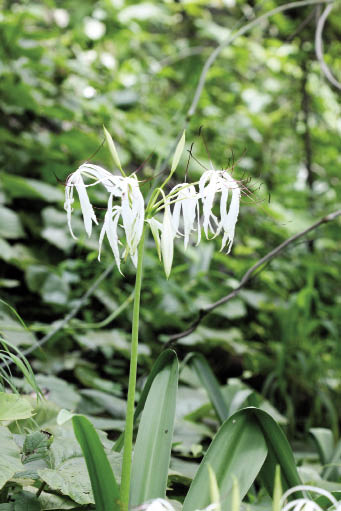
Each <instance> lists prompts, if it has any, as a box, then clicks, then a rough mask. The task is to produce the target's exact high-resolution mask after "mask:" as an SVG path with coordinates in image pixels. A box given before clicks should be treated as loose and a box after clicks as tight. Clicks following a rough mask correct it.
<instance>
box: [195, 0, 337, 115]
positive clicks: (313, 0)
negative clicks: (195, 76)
mask: <svg viewBox="0 0 341 511" xmlns="http://www.w3.org/2000/svg"><path fill="white" fill-rule="evenodd" d="M330 1H332V0H301V1H298V2H290V3H287V4H284V5H280V6H279V7H276V8H275V9H272V10H271V11H269V12H266V13H265V14H262V15H261V16H258V18H256V19H254V20H253V21H251V22H250V23H247V24H246V25H244V26H242V27H241V28H240V29H239V30H237V32H235V33H234V34H233V35H231V36H229V37H227V38H226V39H225V40H224V41H222V43H221V44H220V45H219V46H217V48H216V49H215V50H214V51H213V52H212V53H211V54H210V56H209V57H208V59H207V60H206V62H205V64H204V67H203V69H202V71H201V75H200V78H199V83H198V85H197V88H196V91H195V93H194V98H193V101H192V104H191V106H190V108H189V110H188V114H187V119H190V118H191V117H192V116H193V115H194V113H195V111H196V108H197V105H198V102H199V99H200V96H201V93H202V90H203V88H204V85H205V81H206V76H207V73H208V71H209V70H210V68H211V66H212V64H213V63H214V61H215V60H216V58H217V57H218V55H219V54H220V52H221V51H222V50H223V49H224V48H226V47H227V46H229V45H230V44H232V43H233V42H234V41H235V40H236V39H237V38H238V37H240V36H242V35H244V34H246V32H248V31H249V30H251V29H252V28H254V27H255V26H257V25H259V23H261V22H262V21H265V20H267V19H268V18H270V17H271V16H274V15H275V14H278V13H280V12H284V11H289V10H291V9H296V8H298V7H304V6H305V5H314V4H321V3H329V2H330ZM328 7H330V6H328Z"/></svg>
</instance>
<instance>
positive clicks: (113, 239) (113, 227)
mask: <svg viewBox="0 0 341 511" xmlns="http://www.w3.org/2000/svg"><path fill="white" fill-rule="evenodd" d="M119 218H120V210H119V208H118V209H117V211H116V212H115V213H114V217H113V218H112V219H110V221H109V222H108V226H107V228H106V234H107V238H108V240H109V244H110V247H111V250H112V251H113V254H114V257H115V261H116V265H117V268H118V270H119V272H120V273H121V274H122V272H121V267H120V266H121V258H120V252H119V249H118V237H117V224H118V220H119Z"/></svg>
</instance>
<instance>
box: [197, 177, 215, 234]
mask: <svg viewBox="0 0 341 511" xmlns="http://www.w3.org/2000/svg"><path fill="white" fill-rule="evenodd" d="M207 180H209V181H208V184H207V185H206V186H205V184H206V181H207ZM199 192H200V196H201V200H202V204H203V215H204V219H203V228H204V232H205V236H206V238H208V230H209V229H210V230H211V231H213V232H214V229H213V227H212V224H211V218H212V216H213V215H212V208H213V203H214V197H215V194H216V192H217V172H216V171H214V170H207V171H206V172H204V173H203V175H202V176H201V178H200V181H199Z"/></svg>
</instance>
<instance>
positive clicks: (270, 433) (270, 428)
mask: <svg viewBox="0 0 341 511" xmlns="http://www.w3.org/2000/svg"><path fill="white" fill-rule="evenodd" d="M242 412H243V413H245V414H246V415H253V416H254V417H256V419H257V421H258V424H259V427H260V428H261V431H262V433H263V437H264V440H265V442H266V445H267V448H268V455H267V457H266V460H265V463H264V465H263V467H262V470H261V474H260V475H261V478H262V480H263V482H264V484H265V487H266V489H267V490H268V492H269V494H270V495H273V490H274V479H275V472H276V466H277V465H279V466H280V469H281V482H282V488H283V491H285V490H287V489H288V488H291V487H293V486H297V485H300V484H302V481H301V479H300V476H299V475H298V472H297V468H296V463H295V459H294V455H293V453H292V450H291V447H290V444H289V442H288V440H287V438H286V436H285V434H284V433H283V430H282V428H281V427H280V426H279V425H278V424H277V422H276V421H274V419H273V418H272V417H271V415H269V414H268V413H266V412H264V411H263V410H260V409H259V408H254V407H249V408H244V409H243V410H242Z"/></svg>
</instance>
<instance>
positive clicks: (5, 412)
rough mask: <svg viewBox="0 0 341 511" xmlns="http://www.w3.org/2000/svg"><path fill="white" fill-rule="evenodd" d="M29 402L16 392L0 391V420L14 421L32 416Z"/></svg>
mask: <svg viewBox="0 0 341 511" xmlns="http://www.w3.org/2000/svg"><path fill="white" fill-rule="evenodd" d="M32 415H33V407H32V405H31V403H30V402H29V401H28V400H27V399H26V398H25V397H22V396H19V395H18V394H8V393H6V392H0V421H16V420H20V419H27V418H28V417H32Z"/></svg>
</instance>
